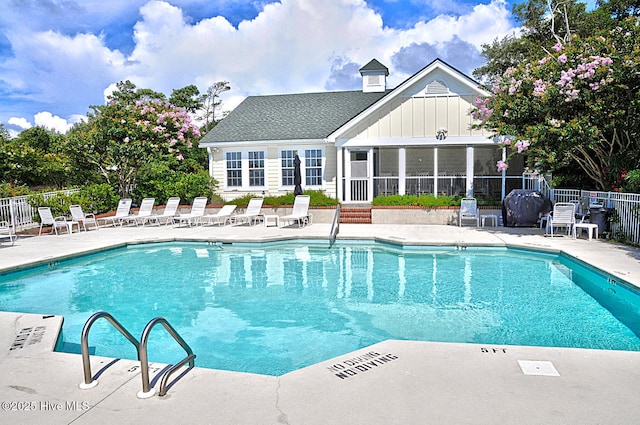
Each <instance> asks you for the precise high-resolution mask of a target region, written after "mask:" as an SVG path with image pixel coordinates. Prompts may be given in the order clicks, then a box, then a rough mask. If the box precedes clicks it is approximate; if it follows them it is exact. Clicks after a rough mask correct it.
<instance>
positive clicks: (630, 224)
mask: <svg viewBox="0 0 640 425" xmlns="http://www.w3.org/2000/svg"><path fill="white" fill-rule="evenodd" d="M552 192H553V197H551V199H552V200H553V201H556V202H572V201H577V202H578V205H579V206H580V213H582V214H587V213H588V212H589V211H588V209H589V208H591V207H592V206H594V205H597V206H602V207H604V208H606V209H607V210H608V215H609V226H610V230H611V233H612V235H613V236H614V237H615V238H616V239H621V240H626V241H628V242H631V243H633V244H636V245H638V244H640V193H619V192H600V191H596V190H577V189H554V190H553V191H552Z"/></svg>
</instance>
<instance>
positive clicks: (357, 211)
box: [340, 207, 371, 224]
mask: <svg viewBox="0 0 640 425" xmlns="http://www.w3.org/2000/svg"><path fill="white" fill-rule="evenodd" d="M340 223H349V224H356V223H357V224H371V208H370V207H369V208H367V207H358V208H355V207H342V208H340Z"/></svg>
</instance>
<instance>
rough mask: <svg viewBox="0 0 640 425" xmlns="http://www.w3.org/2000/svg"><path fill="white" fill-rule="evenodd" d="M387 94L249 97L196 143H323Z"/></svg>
mask: <svg viewBox="0 0 640 425" xmlns="http://www.w3.org/2000/svg"><path fill="white" fill-rule="evenodd" d="M387 93H389V91H387V92H384V93H363V92H362V91H342V92H326V93H301V94H283V95H272V96H250V97H247V98H246V99H245V100H244V101H243V102H242V103H241V104H240V105H238V106H237V107H236V108H235V109H234V110H233V111H231V113H230V114H229V115H228V116H227V117H226V118H224V119H223V120H222V121H220V123H218V125H216V126H215V127H214V128H213V129H212V130H211V131H210V132H209V133H207V134H206V135H205V136H204V137H203V138H202V139H201V140H200V143H218V142H240V141H254V140H255V141H261V140H296V139H323V138H325V137H327V136H329V135H330V134H331V133H333V132H334V131H335V130H337V129H338V128H340V127H341V126H342V125H344V124H345V123H347V122H348V121H349V120H350V119H352V118H353V117H355V116H356V115H358V114H359V113H360V112H362V111H363V110H365V109H366V108H368V107H369V106H371V105H372V104H374V103H375V102H376V101H378V100H379V99H381V98H382V97H383V96H384V95H386V94H387Z"/></svg>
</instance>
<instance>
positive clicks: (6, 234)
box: [0, 221, 18, 245]
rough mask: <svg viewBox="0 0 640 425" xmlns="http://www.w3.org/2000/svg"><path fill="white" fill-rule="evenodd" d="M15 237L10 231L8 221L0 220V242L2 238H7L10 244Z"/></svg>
mask: <svg viewBox="0 0 640 425" xmlns="http://www.w3.org/2000/svg"><path fill="white" fill-rule="evenodd" d="M17 238H18V237H17V236H16V235H15V234H13V233H12V231H11V225H9V222H8V221H0V242H2V241H3V239H9V242H11V245H13V244H14V242H15V241H16V239H17Z"/></svg>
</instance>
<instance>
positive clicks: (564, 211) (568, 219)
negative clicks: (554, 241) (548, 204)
mask: <svg viewBox="0 0 640 425" xmlns="http://www.w3.org/2000/svg"><path fill="white" fill-rule="evenodd" d="M575 223H576V204H574V203H572V202H556V204H555V205H554V206H553V212H552V213H551V217H549V219H548V220H547V233H549V234H550V235H551V236H553V229H554V228H556V227H564V228H566V229H567V235H569V234H571V231H572V229H573V225H574V224H575Z"/></svg>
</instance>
